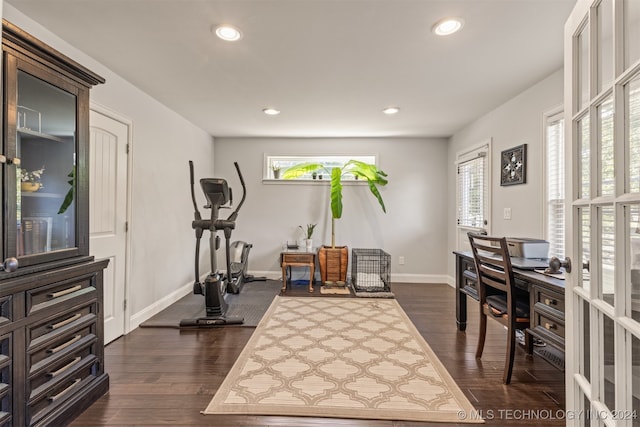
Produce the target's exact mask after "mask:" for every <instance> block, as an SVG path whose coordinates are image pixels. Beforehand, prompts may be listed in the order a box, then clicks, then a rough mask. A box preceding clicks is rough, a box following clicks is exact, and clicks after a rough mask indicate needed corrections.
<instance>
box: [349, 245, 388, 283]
mask: <svg viewBox="0 0 640 427" xmlns="http://www.w3.org/2000/svg"><path fill="white" fill-rule="evenodd" d="M390 275H391V255H389V254H388V253H386V252H385V251H383V250H382V249H357V248H354V249H352V250H351V283H352V284H353V289H354V290H355V291H356V292H390V291H391V283H390V282H391V280H390Z"/></svg>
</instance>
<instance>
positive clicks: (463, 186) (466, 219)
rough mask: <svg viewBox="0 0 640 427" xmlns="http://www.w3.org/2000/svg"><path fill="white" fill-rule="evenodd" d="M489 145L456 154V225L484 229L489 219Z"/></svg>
mask: <svg viewBox="0 0 640 427" xmlns="http://www.w3.org/2000/svg"><path fill="white" fill-rule="evenodd" d="M488 150H489V147H488V146H486V145H484V146H482V147H480V148H478V149H476V150H473V151H471V152H468V153H465V154H463V155H460V156H458V162H457V163H458V177H457V209H458V227H464V228H473V229H478V230H484V229H486V226H487V225H488V221H489V215H488V212H489V209H488V208H489V161H488Z"/></svg>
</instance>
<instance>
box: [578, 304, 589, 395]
mask: <svg viewBox="0 0 640 427" xmlns="http://www.w3.org/2000/svg"><path fill="white" fill-rule="evenodd" d="M580 301H582V319H581V320H582V322H581V324H582V331H583V333H582V342H581V348H580V350H581V353H582V367H581V368H582V370H581V372H580V373H581V374H582V375H584V377H585V378H586V379H587V381H589V382H591V345H590V342H591V324H590V320H589V319H590V315H589V314H590V313H589V307H590V306H589V303H588V302H587V301H585V300H583V299H580Z"/></svg>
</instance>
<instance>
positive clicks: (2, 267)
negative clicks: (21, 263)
mask: <svg viewBox="0 0 640 427" xmlns="http://www.w3.org/2000/svg"><path fill="white" fill-rule="evenodd" d="M17 269H18V260H17V259H15V258H13V257H11V258H7V259H5V260H4V262H3V263H2V264H0V271H6V272H9V273H13V272H14V271H16V270H17Z"/></svg>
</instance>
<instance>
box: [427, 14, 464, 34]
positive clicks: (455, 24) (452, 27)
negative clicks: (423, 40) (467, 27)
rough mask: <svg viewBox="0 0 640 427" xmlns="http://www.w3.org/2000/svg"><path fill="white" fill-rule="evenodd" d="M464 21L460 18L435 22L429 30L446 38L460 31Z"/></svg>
mask: <svg viewBox="0 0 640 427" xmlns="http://www.w3.org/2000/svg"><path fill="white" fill-rule="evenodd" d="M463 25H464V21H463V20H462V19H460V18H444V19H441V20H440V21H438V22H436V23H435V24H434V25H433V28H432V29H431V30H432V31H433V32H434V33H435V34H436V35H438V36H448V35H451V34H453V33H455V32H458V31H460V29H462V26H463Z"/></svg>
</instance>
